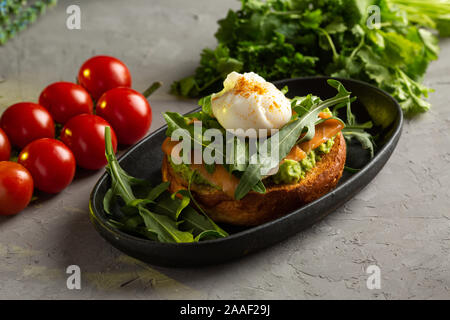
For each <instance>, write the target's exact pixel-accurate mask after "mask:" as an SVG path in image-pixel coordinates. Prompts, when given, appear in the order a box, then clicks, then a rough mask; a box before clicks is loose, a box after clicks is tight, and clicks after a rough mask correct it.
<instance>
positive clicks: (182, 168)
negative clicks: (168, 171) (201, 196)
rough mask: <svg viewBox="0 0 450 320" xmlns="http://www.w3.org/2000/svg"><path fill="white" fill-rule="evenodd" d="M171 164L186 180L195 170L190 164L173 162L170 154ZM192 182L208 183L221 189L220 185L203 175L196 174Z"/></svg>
mask: <svg viewBox="0 0 450 320" xmlns="http://www.w3.org/2000/svg"><path fill="white" fill-rule="evenodd" d="M168 159H169V162H170V165H171V166H172V168H173V171H175V172H176V173H177V174H179V175H180V176H181V177H182V178H183V179H184V180H186V181H189V179H190V177H191V175H192V173H193V170H192V169H191V168H190V167H189V165H187V164H184V163H181V164H175V163H173V161H172V159H171V157H170V156H168ZM192 183H194V184H203V185H207V186H210V187H213V188H216V189H220V188H219V187H218V186H216V185H214V184H212V183H211V182H209V181H208V180H206V179H204V178H203V177H202V176H201V175H199V174H196V175H195V176H194V178H193V180H192Z"/></svg>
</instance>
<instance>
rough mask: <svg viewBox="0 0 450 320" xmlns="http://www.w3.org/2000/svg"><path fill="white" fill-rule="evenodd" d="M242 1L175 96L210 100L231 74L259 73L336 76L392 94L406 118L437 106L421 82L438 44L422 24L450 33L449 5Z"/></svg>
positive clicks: (402, 0) (409, 0)
mask: <svg viewBox="0 0 450 320" xmlns="http://www.w3.org/2000/svg"><path fill="white" fill-rule="evenodd" d="M241 1H242V7H241V9H240V10H238V11H232V10H230V11H229V12H228V14H227V16H226V18H224V19H222V20H220V21H219V22H218V23H219V29H218V31H217V32H216V34H215V37H216V38H217V40H218V46H217V48H216V49H214V50H212V49H209V48H206V49H204V50H203V51H202V54H201V59H200V66H199V67H198V68H197V69H196V71H195V74H194V75H192V76H189V77H187V78H184V79H181V80H180V81H176V82H174V83H173V85H172V93H174V94H177V95H181V96H185V97H197V96H199V95H207V94H209V93H211V92H214V91H217V89H218V87H219V86H220V84H221V82H222V81H223V79H224V78H225V77H226V75H227V74H228V73H230V72H231V71H237V72H249V71H253V72H256V73H258V74H259V75H261V76H262V77H264V78H266V79H267V80H278V79H284V78H293V77H299V76H310V75H329V76H335V77H344V78H353V79H359V80H363V81H366V82H369V83H372V84H374V85H376V86H378V87H379V88H381V89H384V90H386V91H387V92H389V93H390V94H391V95H393V96H394V97H395V98H396V99H397V101H398V102H399V103H400V104H401V106H402V108H403V110H404V112H405V114H407V115H414V114H417V113H420V112H425V111H426V110H428V109H429V108H430V104H429V103H428V102H427V101H425V100H424V98H426V97H427V96H428V93H429V92H430V91H432V89H430V88H427V87H425V86H423V85H422V84H421V79H422V76H423V75H424V73H425V71H426V69H427V67H428V64H429V63H430V61H432V60H435V59H437V57H438V54H439V47H438V40H437V38H436V37H435V36H434V35H433V34H432V33H431V32H430V31H429V30H428V29H425V28H422V26H426V27H431V28H437V29H438V30H439V32H440V33H441V34H442V35H448V34H449V29H450V28H449V26H450V24H449V23H448V22H449V21H450V18H449V12H450V8H449V2H448V1H446V0H445V1H442V0H432V1H426V2H425V1H417V0H364V1H361V0H266V1H263V0H241ZM396 2H398V6H397V5H396V4H395V3H396ZM370 5H377V6H378V7H379V9H380V17H381V23H380V24H379V25H378V26H377V25H373V24H372V25H371V24H370V23H369V25H368V23H367V20H368V10H367V9H368V7H369V6H370ZM405 8H407V10H406V11H405V10H404V9H405ZM408 16H410V17H411V20H408ZM421 17H422V18H421ZM423 17H427V19H424V18H423ZM421 21H423V23H421ZM377 27H378V28H377ZM369 113H371V115H374V114H376V113H377V110H369Z"/></svg>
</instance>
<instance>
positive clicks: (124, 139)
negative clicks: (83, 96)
mask: <svg viewBox="0 0 450 320" xmlns="http://www.w3.org/2000/svg"><path fill="white" fill-rule="evenodd" d="M96 112H97V115H98V116H100V117H102V118H103V119H105V120H106V121H108V122H109V123H110V124H111V126H112V128H113V129H114V131H115V132H116V134H117V139H118V141H119V143H120V144H125V145H131V144H134V143H136V142H137V141H139V140H140V139H141V138H142V137H143V136H144V135H145V134H146V133H147V131H148V129H149V128H150V124H151V123H152V110H151V108H150V104H149V103H148V101H147V99H146V98H145V97H144V96H143V95H142V94H140V93H139V92H137V91H135V90H133V89H130V88H123V87H122V88H114V89H111V90H109V91H107V92H105V93H104V94H103V95H102V96H101V98H100V99H99V100H98V101H97V108H96Z"/></svg>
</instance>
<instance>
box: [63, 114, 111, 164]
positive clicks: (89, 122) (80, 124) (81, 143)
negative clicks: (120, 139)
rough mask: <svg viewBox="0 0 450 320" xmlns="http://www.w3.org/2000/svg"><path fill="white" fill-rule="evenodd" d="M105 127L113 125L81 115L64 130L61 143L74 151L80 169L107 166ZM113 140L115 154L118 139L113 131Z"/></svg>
mask: <svg viewBox="0 0 450 320" xmlns="http://www.w3.org/2000/svg"><path fill="white" fill-rule="evenodd" d="M105 127H111V125H110V124H109V123H108V122H106V120H104V119H103V118H100V117H99V116H95V115H92V114H81V115H78V116H75V117H74V118H72V119H70V120H69V121H68V122H67V123H66V125H65V126H64V128H63V129H62V131H61V141H62V142H64V143H65V144H66V146H68V147H69V148H70V150H72V152H73V154H74V156H75V159H76V161H77V164H78V165H79V166H80V167H82V168H85V169H91V170H97V169H100V168H102V167H104V166H105V165H106V163H107V160H106V156H105ZM111 139H112V144H113V148H114V152H115V151H116V150H117V138H116V134H115V133H114V130H113V129H111Z"/></svg>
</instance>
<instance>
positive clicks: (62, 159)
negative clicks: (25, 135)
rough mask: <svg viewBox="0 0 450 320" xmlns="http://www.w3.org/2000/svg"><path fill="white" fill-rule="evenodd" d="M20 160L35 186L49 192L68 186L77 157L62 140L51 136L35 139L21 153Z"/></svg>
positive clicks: (73, 172) (56, 191)
mask: <svg viewBox="0 0 450 320" xmlns="http://www.w3.org/2000/svg"><path fill="white" fill-rule="evenodd" d="M18 162H19V163H20V164H21V165H23V166H24V167H25V168H26V169H27V170H28V171H29V172H30V174H31V176H32V177H33V181H34V186H35V187H36V188H37V189H39V190H41V191H44V192H47V193H58V192H60V191H62V190H63V189H64V188H66V187H67V186H68V185H69V184H70V183H71V182H72V180H73V177H74V175H75V169H76V164H75V157H74V156H73V153H72V151H70V150H69V148H67V146H66V145H65V144H64V143H62V142H61V141H58V140H55V139H49V138H43V139H39V140H35V141H33V142H31V143H30V144H29V145H27V146H26V147H25V148H24V149H23V150H22V152H21V153H20V154H19V160H18Z"/></svg>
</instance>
